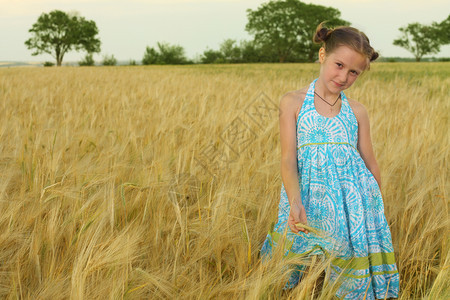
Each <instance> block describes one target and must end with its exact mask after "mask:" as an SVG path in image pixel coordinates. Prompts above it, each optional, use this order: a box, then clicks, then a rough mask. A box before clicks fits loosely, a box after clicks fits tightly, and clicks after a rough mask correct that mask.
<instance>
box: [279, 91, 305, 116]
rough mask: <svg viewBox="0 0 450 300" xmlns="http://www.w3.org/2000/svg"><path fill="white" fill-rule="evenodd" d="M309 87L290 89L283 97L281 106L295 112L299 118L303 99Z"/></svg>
mask: <svg viewBox="0 0 450 300" xmlns="http://www.w3.org/2000/svg"><path fill="white" fill-rule="evenodd" d="M307 92H308V87H304V88H301V89H298V90H294V91H289V92H287V93H285V94H284V95H283V96H282V97H281V102H280V107H281V108H282V109H283V108H284V109H287V110H288V111H289V112H290V113H293V112H295V119H297V118H298V114H299V113H300V109H301V108H302V105H303V101H304V100H305V97H306V93H307Z"/></svg>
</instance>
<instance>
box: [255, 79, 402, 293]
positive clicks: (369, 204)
mask: <svg viewBox="0 0 450 300" xmlns="http://www.w3.org/2000/svg"><path fill="white" fill-rule="evenodd" d="M316 81H317V79H315V80H314V81H313V82H312V83H311V84H310V86H309V90H308V92H307V95H306V98H305V100H304V102H303V105H302V107H301V110H300V113H299V115H298V119H297V162H298V172H299V185H300V187H301V199H302V203H303V205H304V206H305V209H306V216H307V221H308V225H309V226H312V227H315V228H316V229H318V230H319V232H318V234H316V233H313V232H311V231H310V232H309V233H308V234H305V233H303V232H301V231H300V232H299V235H296V234H294V233H293V232H292V231H291V230H290V228H289V226H288V225H287V219H288V216H289V210H290V205H289V201H288V198H287V195H286V190H285V188H284V184H282V186H281V193H280V203H279V206H278V221H277V223H276V224H275V226H274V227H273V229H271V230H270V231H269V233H268V234H267V237H266V240H265V241H264V244H263V246H262V248H261V256H262V258H263V259H266V258H267V257H271V252H272V248H273V247H275V246H277V244H278V241H279V240H280V239H281V238H282V236H283V234H286V238H287V239H286V240H285V246H286V248H285V249H286V252H285V256H287V257H290V256H299V257H300V256H303V257H309V256H310V255H313V254H314V255H317V254H318V255H319V257H320V258H322V259H323V258H324V257H330V255H331V254H332V255H333V257H332V258H333V260H332V264H331V268H330V274H329V276H330V277H329V278H330V280H331V281H334V280H336V278H337V277H338V276H339V273H342V275H341V278H343V281H341V282H342V284H341V285H340V287H339V290H338V291H337V293H336V296H337V297H339V298H341V299H363V298H364V295H365V294H366V293H367V296H366V298H365V299H367V300H371V299H375V298H381V299H384V297H385V296H386V297H387V298H391V297H392V298H397V297H398V293H399V273H398V270H397V265H396V261H395V257H394V249H393V246H392V238H391V232H390V229H389V226H388V224H387V221H386V217H385V215H384V205H383V199H382V196H381V191H380V188H379V186H378V183H377V181H376V180H375V177H374V176H373V174H372V173H371V172H370V171H369V169H367V167H366V165H365V163H364V161H363V159H362V157H361V156H360V153H359V151H358V149H357V141H358V122H357V119H356V116H355V114H354V113H353V111H352V109H351V107H350V105H349V103H348V100H347V98H346V96H345V94H344V93H343V92H341V99H342V105H341V110H340V112H339V114H338V115H336V116H335V117H333V118H328V117H324V116H322V115H320V114H319V113H318V112H317V111H316V109H315V107H314V87H315V83H316ZM305 269H306V266H305V265H297V266H296V268H295V269H294V270H293V271H292V273H291V276H290V278H289V280H288V282H287V283H286V285H285V286H284V289H288V288H292V287H294V286H296V285H297V283H298V281H299V280H300V278H301V277H302V274H303V272H302V271H303V270H305ZM386 293H387V294H386Z"/></svg>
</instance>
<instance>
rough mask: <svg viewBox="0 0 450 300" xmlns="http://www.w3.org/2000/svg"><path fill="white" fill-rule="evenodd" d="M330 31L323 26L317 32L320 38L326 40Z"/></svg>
mask: <svg viewBox="0 0 450 300" xmlns="http://www.w3.org/2000/svg"><path fill="white" fill-rule="evenodd" d="M328 32H329V30H328V28H321V29H320V30H319V32H318V33H317V36H318V37H319V39H321V40H322V41H324V42H325V41H326V40H327V35H328Z"/></svg>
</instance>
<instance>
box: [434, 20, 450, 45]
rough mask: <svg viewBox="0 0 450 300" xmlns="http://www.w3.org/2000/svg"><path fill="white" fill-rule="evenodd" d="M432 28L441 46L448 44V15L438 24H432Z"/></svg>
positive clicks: (449, 25) (449, 31)
mask: <svg viewBox="0 0 450 300" xmlns="http://www.w3.org/2000/svg"><path fill="white" fill-rule="evenodd" d="M432 26H433V27H434V28H435V29H436V36H437V38H438V39H439V40H440V43H441V45H448V44H450V15H448V17H447V19H445V20H444V21H442V22H440V23H437V22H433V24H432Z"/></svg>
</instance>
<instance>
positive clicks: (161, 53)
mask: <svg viewBox="0 0 450 300" xmlns="http://www.w3.org/2000/svg"><path fill="white" fill-rule="evenodd" d="M157 46H158V50H155V49H154V48H151V47H148V46H147V48H146V50H145V53H144V57H143V59H142V64H143V65H150V64H160V65H165V64H170V65H179V64H187V63H190V61H189V60H188V59H187V58H186V56H185V54H184V48H183V47H182V46H179V45H170V44H169V43H166V42H157Z"/></svg>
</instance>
